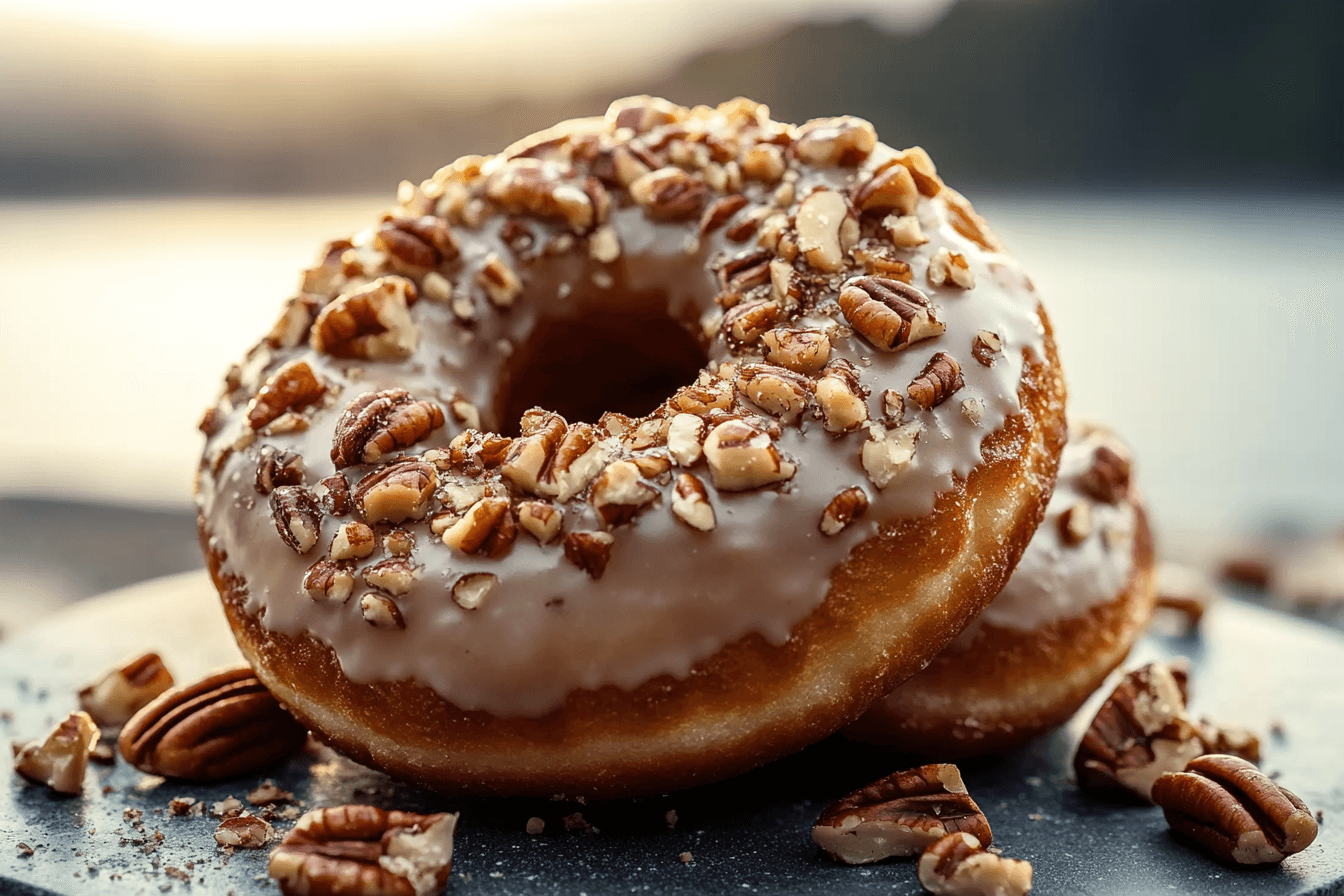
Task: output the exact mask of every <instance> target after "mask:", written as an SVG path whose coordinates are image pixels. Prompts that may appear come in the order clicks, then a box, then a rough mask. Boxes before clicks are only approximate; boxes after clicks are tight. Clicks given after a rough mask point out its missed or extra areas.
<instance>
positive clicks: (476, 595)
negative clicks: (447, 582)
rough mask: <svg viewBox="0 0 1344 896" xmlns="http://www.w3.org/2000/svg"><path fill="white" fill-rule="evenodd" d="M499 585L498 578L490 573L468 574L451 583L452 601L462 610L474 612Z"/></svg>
mask: <svg viewBox="0 0 1344 896" xmlns="http://www.w3.org/2000/svg"><path fill="white" fill-rule="evenodd" d="M498 584H499V576H497V575H495V574H494V573H492V572H469V573H466V574H465V575H463V576H461V577H460V578H459V579H458V580H457V581H456V582H454V583H453V587H452V595H453V600H454V601H455V602H456V603H457V605H458V606H459V607H461V608H462V609H464V610H474V609H476V608H477V607H479V606H480V605H481V601H483V600H485V598H486V596H487V595H488V594H489V593H490V592H491V591H493V590H494V588H495V586H496V585H498Z"/></svg>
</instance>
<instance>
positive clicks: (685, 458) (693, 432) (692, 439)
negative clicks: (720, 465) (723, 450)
mask: <svg viewBox="0 0 1344 896" xmlns="http://www.w3.org/2000/svg"><path fill="white" fill-rule="evenodd" d="M704 443H705V421H704V420H703V419H701V418H700V417H698V416H696V415H695V414H677V415H676V416H675V417H673V418H672V420H671V421H670V422H669V423H668V425H667V450H668V452H669V453H670V454H671V455H672V459H673V460H675V461H676V462H677V463H679V464H681V465H682V466H683V467H690V466H694V465H695V462H696V461H698V460H699V459H700V455H701V453H702V446H703V445H704Z"/></svg>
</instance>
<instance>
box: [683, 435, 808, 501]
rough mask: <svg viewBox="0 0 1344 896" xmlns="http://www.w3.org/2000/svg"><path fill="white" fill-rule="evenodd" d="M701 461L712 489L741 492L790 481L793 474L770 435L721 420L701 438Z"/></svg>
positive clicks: (792, 468)
mask: <svg viewBox="0 0 1344 896" xmlns="http://www.w3.org/2000/svg"><path fill="white" fill-rule="evenodd" d="M704 452H705V460H706V461H708V463H709V472H710V476H711V477H712V478H713V480H714V487H715V488H718V489H721V490H723V491H744V490H746V489H753V488H760V487H762V486H766V485H770V484H772V483H775V482H783V481H784V480H786V479H792V478H793V474H794V473H796V472H797V467H795V466H794V465H793V464H792V463H790V462H789V461H786V460H784V459H783V458H782V457H781V456H780V454H779V449H778V448H776V447H775V443H774V440H773V439H771V438H770V434H769V433H767V432H766V431H765V430H763V429H760V428H759V427H757V426H753V425H752V424H750V423H748V422H747V421H745V420H725V421H724V422H723V423H720V424H719V425H718V426H716V427H714V428H713V429H712V430H710V432H709V435H708V436H707V437H706V438H705V445H704Z"/></svg>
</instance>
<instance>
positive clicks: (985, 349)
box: [971, 330, 1003, 367]
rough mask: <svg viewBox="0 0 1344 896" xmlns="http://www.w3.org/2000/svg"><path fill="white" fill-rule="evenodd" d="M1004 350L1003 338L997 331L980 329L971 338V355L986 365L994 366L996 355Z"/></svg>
mask: <svg viewBox="0 0 1344 896" xmlns="http://www.w3.org/2000/svg"><path fill="white" fill-rule="evenodd" d="M1002 351H1003V340H1002V339H1000V338H999V336H998V334H997V333H991V332H990V331H989V330H979V331H977V332H976V334H975V338H974V339H972V340H971V355H972V356H973V357H974V358H975V360H976V361H978V362H980V364H982V365H983V366H985V367H992V366H994V361H995V356H996V355H998V354H999V353H1001V352H1002Z"/></svg>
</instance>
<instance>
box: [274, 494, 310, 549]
mask: <svg viewBox="0 0 1344 896" xmlns="http://www.w3.org/2000/svg"><path fill="white" fill-rule="evenodd" d="M271 518H272V519H274V520H275V530H276V531H277V532H279V533H280V538H281V539H282V540H284V542H285V544H287V545H289V546H290V547H291V548H293V549H294V553H296V554H306V553H308V551H309V550H310V549H311V548H312V546H313V545H315V544H317V536H318V535H320V534H321V533H322V508H320V507H318V506H317V499H316V498H314V497H313V493H312V492H310V491H308V489H306V488H304V487H302V486H299V485H282V486H280V488H277V489H276V490H275V491H273V492H271Z"/></svg>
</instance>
